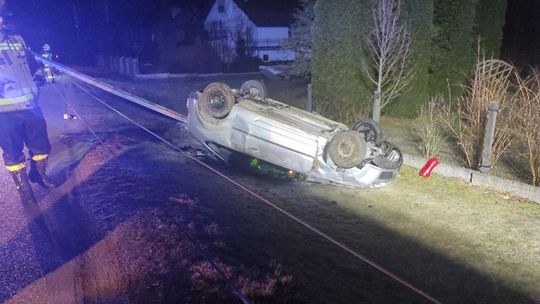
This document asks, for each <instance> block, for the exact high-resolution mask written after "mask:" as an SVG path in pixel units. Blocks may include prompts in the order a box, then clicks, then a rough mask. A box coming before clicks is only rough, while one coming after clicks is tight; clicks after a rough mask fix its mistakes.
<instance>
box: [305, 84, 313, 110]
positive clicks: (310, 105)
mask: <svg viewBox="0 0 540 304" xmlns="http://www.w3.org/2000/svg"><path fill="white" fill-rule="evenodd" d="M312 98H313V87H312V86H311V83H308V85H307V104H306V111H308V112H312V111H313V100H312Z"/></svg>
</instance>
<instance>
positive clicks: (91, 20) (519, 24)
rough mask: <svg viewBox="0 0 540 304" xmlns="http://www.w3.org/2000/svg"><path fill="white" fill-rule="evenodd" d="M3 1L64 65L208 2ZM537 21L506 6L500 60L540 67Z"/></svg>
mask: <svg viewBox="0 0 540 304" xmlns="http://www.w3.org/2000/svg"><path fill="white" fill-rule="evenodd" d="M270 1H272V0H270ZM6 2H7V6H8V8H9V10H10V11H12V12H13V17H11V22H12V23H13V24H15V26H16V30H17V31H18V32H20V33H21V34H22V35H23V36H24V37H25V39H26V40H27V42H28V44H29V45H30V46H31V47H32V48H34V49H39V47H40V46H41V45H43V43H45V42H47V43H50V44H51V45H52V46H53V50H54V51H56V53H58V54H60V56H61V58H63V59H64V61H72V60H75V59H76V58H77V55H82V56H90V55H91V54H97V53H104V52H105V53H106V52H110V51H111V50H110V44H111V43H109V41H110V40H111V39H112V40H113V41H114V37H112V38H111V33H112V32H114V29H116V28H119V27H121V26H127V27H131V28H137V27H139V28H140V29H141V30H143V29H144V28H148V27H151V26H153V25H155V24H156V23H157V22H158V21H159V19H160V16H161V14H162V12H161V11H160V8H161V7H162V6H164V5H167V3H171V2H172V3H176V4H179V5H183V6H184V7H187V8H190V9H191V8H192V9H193V12H194V13H193V15H194V16H198V17H197V18H198V19H200V20H196V21H195V22H197V21H198V22H199V23H201V22H202V18H204V15H205V11H206V10H208V8H209V7H210V5H211V4H212V3H213V0H94V1H86V0H7V1H6ZM105 3H107V6H106V5H105ZM106 7H107V8H108V9H107V10H106ZM539 16H540V1H539V0H509V1H508V9H507V15H506V25H505V28H504V39H503V47H502V52H501V53H502V56H503V58H505V59H508V60H511V61H512V62H514V63H518V64H534V63H537V64H538V63H540V55H537V54H536V53H540V18H539ZM107 17H108V18H107ZM190 27H195V26H194V25H190ZM186 30H193V31H194V30H196V29H194V28H193V29H186ZM117 43H118V42H117ZM115 48H118V46H115Z"/></svg>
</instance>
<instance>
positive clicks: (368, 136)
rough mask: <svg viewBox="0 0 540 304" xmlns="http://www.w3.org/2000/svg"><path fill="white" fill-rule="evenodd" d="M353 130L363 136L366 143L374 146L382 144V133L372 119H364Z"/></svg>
mask: <svg viewBox="0 0 540 304" xmlns="http://www.w3.org/2000/svg"><path fill="white" fill-rule="evenodd" d="M354 130H355V131H358V132H360V133H362V134H364V138H365V140H366V142H368V143H372V144H375V145H376V146H378V145H380V144H381V143H382V140H383V133H382V130H381V127H380V126H379V124H378V123H377V122H375V121H374V120H372V119H368V118H365V119H362V120H360V121H359V122H358V123H357V124H356V126H355V127H354Z"/></svg>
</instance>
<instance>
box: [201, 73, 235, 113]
mask: <svg viewBox="0 0 540 304" xmlns="http://www.w3.org/2000/svg"><path fill="white" fill-rule="evenodd" d="M197 105H198V109H199V113H200V115H201V117H202V118H203V119H205V120H206V121H212V119H222V118H225V117H226V116H227V115H229V113H230V112H231V109H232V107H233V105H234V94H233V91H232V89H231V88H230V87H229V86H228V85H226V84H224V83H221V82H213V83H211V84H209V85H207V86H206V87H205V88H204V90H203V92H202V95H201V98H200V99H199V101H198V103H197Z"/></svg>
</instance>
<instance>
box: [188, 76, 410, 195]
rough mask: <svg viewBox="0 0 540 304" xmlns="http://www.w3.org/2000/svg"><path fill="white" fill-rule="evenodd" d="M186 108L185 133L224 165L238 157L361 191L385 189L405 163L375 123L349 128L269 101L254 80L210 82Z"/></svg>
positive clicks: (362, 121) (195, 95)
mask: <svg viewBox="0 0 540 304" xmlns="http://www.w3.org/2000/svg"><path fill="white" fill-rule="evenodd" d="M187 109H188V121H187V129H188V131H189V132H190V133H191V134H192V135H193V136H194V137H195V138H196V139H197V140H198V141H200V142H201V143H203V144H204V145H205V146H206V147H207V148H208V149H209V150H211V151H212V152H213V153H214V154H215V155H216V156H217V157H218V158H220V159H222V160H224V161H228V160H229V158H230V156H231V154H233V153H236V152H239V153H241V154H243V155H247V156H249V157H251V158H252V159H254V160H262V161H264V162H268V163H270V164H273V165H275V166H279V167H281V168H285V169H287V170H290V171H291V172H297V173H299V174H300V175H301V176H303V177H304V179H305V180H307V181H311V182H317V183H333V184H338V185H343V186H350V187H359V188H372V187H380V186H384V185H387V184H389V183H390V182H391V181H392V180H393V179H394V178H395V176H396V175H397V173H398V171H399V169H400V167H401V164H402V162H403V159H402V155H401V152H400V151H399V149H398V148H397V147H396V146H394V145H392V144H391V143H389V142H387V141H383V139H382V132H381V130H380V128H379V126H378V124H377V123H375V122H374V121H372V120H369V119H365V120H361V121H360V122H358V123H357V124H356V126H355V127H354V128H352V129H350V128H348V127H347V126H346V125H344V124H341V123H338V122H335V121H332V120H330V119H327V118H324V117H322V116H320V115H318V114H315V113H309V112H306V111H303V110H300V109H297V108H294V107H291V106H289V105H286V104H284V103H281V102H278V101H275V100H272V99H270V98H268V97H267V96H266V88H265V87H264V85H263V84H262V83H261V82H258V81H255V80H250V81H246V82H245V83H244V84H242V86H241V88H240V89H231V88H230V87H229V86H227V85H226V84H224V83H220V82H215V83H211V84H209V85H207V86H206V87H205V88H204V90H203V91H202V92H193V93H192V94H191V95H190V96H189V98H188V100H187Z"/></svg>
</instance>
